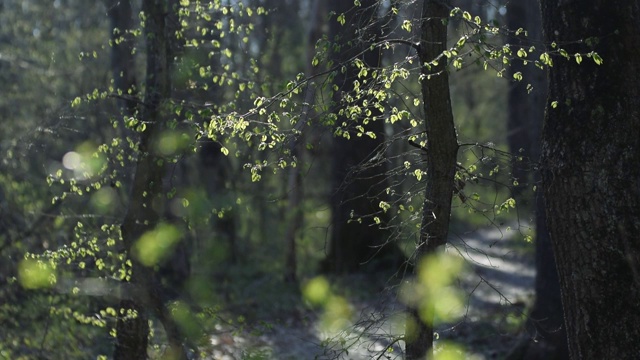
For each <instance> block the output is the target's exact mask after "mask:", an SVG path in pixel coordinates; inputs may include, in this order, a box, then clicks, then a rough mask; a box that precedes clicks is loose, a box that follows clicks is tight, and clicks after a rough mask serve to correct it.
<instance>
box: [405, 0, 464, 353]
mask: <svg viewBox="0 0 640 360" xmlns="http://www.w3.org/2000/svg"><path fill="white" fill-rule="evenodd" d="M448 5H449V4H448V1H442V0H424V2H423V8H422V28H421V37H420V49H419V52H418V55H419V57H420V64H421V65H422V66H421V69H422V73H421V89H422V98H423V103H424V105H423V106H424V113H425V127H426V136H427V149H426V150H427V151H426V154H425V156H426V163H427V173H426V184H427V185H426V189H425V200H424V204H423V209H422V224H421V228H420V239H419V242H418V244H417V247H416V251H415V258H416V260H419V259H422V258H424V257H425V256H428V255H430V254H434V253H435V252H436V251H437V249H438V248H439V247H441V246H443V245H444V244H445V243H446V242H447V236H448V233H449V218H450V215H451V198H452V194H453V190H454V177H455V173H456V164H457V163H456V159H457V154H458V141H457V135H456V130H455V125H454V122H453V113H452V110H451V99H450V95H449V75H448V73H447V69H446V59H444V58H442V59H439V61H438V65H437V66H433V65H429V63H430V62H431V61H433V60H434V59H436V58H437V57H439V56H440V55H441V54H442V52H443V51H445V50H446V49H447V25H446V24H447V20H448V18H449V6H448ZM428 313H431V314H432V313H433V312H428ZM407 321H408V324H407V325H408V326H407V330H408V331H407V334H405V336H406V344H407V347H406V355H407V359H424V358H425V356H427V355H428V354H430V353H431V351H432V350H431V349H432V347H433V317H431V318H427V319H425V318H421V317H420V316H419V314H418V309H416V308H413V307H411V308H410V309H409V319H408V320H407Z"/></svg>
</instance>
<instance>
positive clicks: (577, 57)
mask: <svg viewBox="0 0 640 360" xmlns="http://www.w3.org/2000/svg"><path fill="white" fill-rule="evenodd" d="M573 56H574V57H575V58H576V62H577V63H578V65H580V63H581V62H582V55H581V54H579V53H575V54H574V55H573Z"/></svg>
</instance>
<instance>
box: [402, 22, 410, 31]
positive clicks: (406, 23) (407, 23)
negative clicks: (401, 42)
mask: <svg viewBox="0 0 640 360" xmlns="http://www.w3.org/2000/svg"><path fill="white" fill-rule="evenodd" d="M402 29H404V30H405V31H407V32H411V21H409V20H405V21H403V22H402Z"/></svg>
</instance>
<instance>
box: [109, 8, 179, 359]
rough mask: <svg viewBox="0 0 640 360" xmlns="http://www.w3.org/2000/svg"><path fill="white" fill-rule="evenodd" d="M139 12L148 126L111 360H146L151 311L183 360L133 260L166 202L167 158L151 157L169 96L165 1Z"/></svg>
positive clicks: (155, 286) (146, 271) (144, 270)
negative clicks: (127, 278)
mask: <svg viewBox="0 0 640 360" xmlns="http://www.w3.org/2000/svg"><path fill="white" fill-rule="evenodd" d="M142 11H143V12H144V14H145V25H144V34H145V39H146V53H147V75H146V84H145V88H146V89H145V90H146V94H145V99H144V104H145V106H144V108H143V110H142V114H141V115H142V119H141V120H142V122H144V124H145V125H146V130H144V131H142V132H141V133H140V139H139V146H138V160H137V164H136V172H135V176H134V180H133V188H132V192H131V199H130V203H129V208H128V210H127V213H126V215H125V218H124V220H123V224H122V239H123V241H124V244H125V248H126V251H127V253H128V255H129V259H130V260H131V263H132V266H131V278H130V283H131V285H132V286H131V289H133V290H132V291H131V293H130V294H128V295H129V296H128V298H127V299H125V300H123V301H122V302H121V304H120V314H119V317H118V320H117V324H116V331H117V338H116V346H115V350H114V356H113V357H114V359H116V360H120V359H132V360H133V359H146V358H147V346H148V339H147V338H148V336H149V325H148V318H147V316H148V315H147V311H151V312H152V313H154V314H155V315H156V316H157V317H158V318H159V319H160V321H161V322H162V324H163V325H164V327H165V331H166V332H167V338H168V339H169V342H170V350H169V351H170V352H171V353H172V354H173V356H174V358H176V359H184V358H186V356H185V354H184V353H183V352H182V351H181V343H180V336H179V335H178V329H177V326H176V325H175V323H174V322H173V320H172V319H171V315H170V314H169V313H168V311H167V309H166V308H165V307H164V304H163V301H162V298H163V297H162V294H161V288H160V286H159V283H158V281H157V279H156V274H155V272H154V270H153V269H152V268H150V267H146V266H145V265H143V264H142V263H141V262H140V261H139V259H138V258H136V257H135V256H131V255H132V250H133V247H134V245H135V243H136V242H137V241H138V239H139V238H140V237H141V236H142V235H143V234H144V233H146V232H147V231H150V230H152V229H154V228H155V227H156V226H157V225H158V224H159V221H160V217H161V214H163V209H162V207H163V205H164V202H165V198H164V194H163V191H162V190H163V186H162V178H163V175H164V168H165V166H164V162H165V159H163V158H161V157H160V156H158V155H156V154H155V153H154V143H155V141H156V139H157V136H158V135H160V132H161V131H162V129H163V125H164V124H163V122H164V121H165V120H166V119H165V118H164V115H165V112H166V111H167V106H168V104H167V99H168V98H169V95H170V85H169V71H168V60H167V58H168V53H169V48H168V43H169V42H168V39H167V33H166V31H165V14H166V12H167V7H166V4H165V1H164V0H145V1H143V3H142Z"/></svg>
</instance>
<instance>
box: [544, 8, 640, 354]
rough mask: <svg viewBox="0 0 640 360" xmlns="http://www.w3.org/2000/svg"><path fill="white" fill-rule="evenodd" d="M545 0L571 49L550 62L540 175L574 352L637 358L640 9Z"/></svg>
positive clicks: (556, 33)
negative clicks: (564, 56)
mask: <svg viewBox="0 0 640 360" xmlns="http://www.w3.org/2000/svg"><path fill="white" fill-rule="evenodd" d="M541 4H542V6H541V8H542V15H543V16H542V18H543V29H544V35H545V40H546V41H547V42H548V43H550V44H552V48H553V45H558V46H562V47H563V48H564V49H566V53H565V54H566V55H567V57H568V59H564V58H558V59H556V60H554V61H553V67H552V68H551V69H550V71H549V100H550V103H549V104H548V105H547V112H546V116H545V122H544V130H543V143H542V180H543V189H544V196H545V206H546V210H547V222H548V225H549V230H550V233H551V239H552V243H553V248H554V252H555V256H556V259H557V266H558V274H559V277H560V285H561V289H562V302H563V308H564V314H565V324H566V330H567V337H568V342H569V352H570V355H571V358H573V359H633V358H637V357H638V355H639V354H640V343H638V341H637V339H639V338H640V326H638V324H639V323H640V302H639V301H638V299H640V272H639V269H640V267H639V266H640V263H639V261H640V241H638V233H639V231H640V167H638V166H637V164H638V163H640V136H638V134H640V113H639V111H638V98H639V96H640V85H639V84H640V81H639V80H640V78H639V77H640V63H639V62H638V58H639V55H640V54H638V52H639V51H640V37H638V33H639V32H640V23H639V22H638V21H637V19H638V16H640V8H639V7H638V4H637V2H636V1H631V0H626V1H617V2H615V3H613V2H610V1H604V0H596V1H592V2H590V3H589V6H585V4H582V3H577V2H568V1H565V2H558V1H552V0H542V2H541ZM576 39H583V40H582V41H576ZM585 53H586V54H587V56H588V57H590V58H591V60H593V61H587V60H588V59H586V58H587V56H583V55H580V54H585ZM573 54H576V55H573ZM583 60H584V63H582V64H578V63H580V62H582V61H583Z"/></svg>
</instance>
